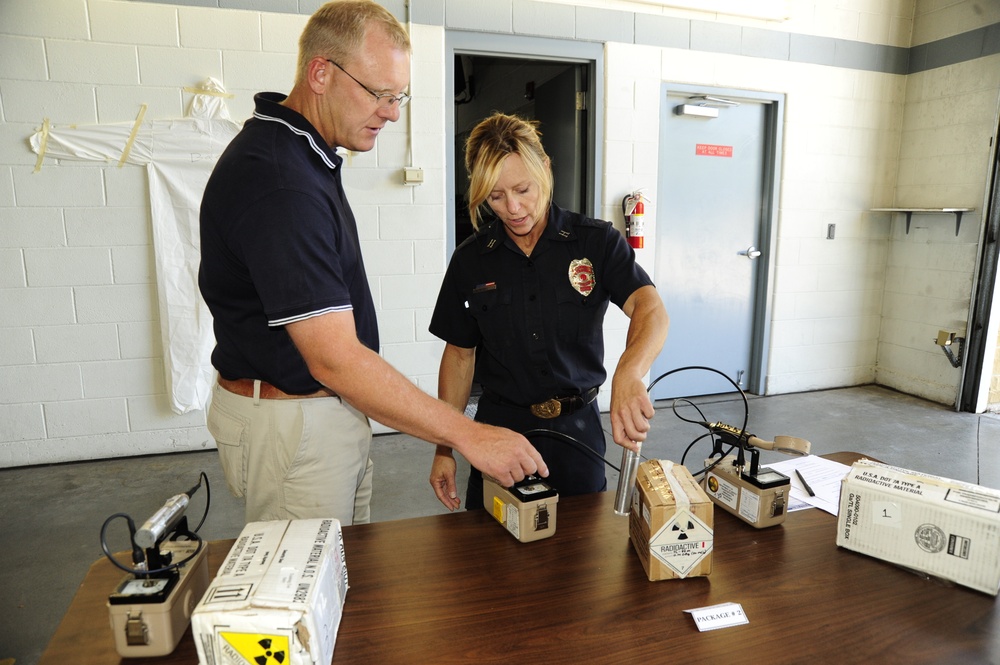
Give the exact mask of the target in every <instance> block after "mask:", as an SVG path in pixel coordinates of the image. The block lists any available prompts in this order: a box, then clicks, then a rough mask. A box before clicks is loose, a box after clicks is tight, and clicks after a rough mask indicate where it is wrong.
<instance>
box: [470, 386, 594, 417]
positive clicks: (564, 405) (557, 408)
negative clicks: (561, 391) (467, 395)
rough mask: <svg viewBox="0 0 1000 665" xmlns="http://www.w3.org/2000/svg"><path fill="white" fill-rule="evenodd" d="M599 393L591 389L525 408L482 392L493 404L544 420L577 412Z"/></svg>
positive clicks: (496, 395)
mask: <svg viewBox="0 0 1000 665" xmlns="http://www.w3.org/2000/svg"><path fill="white" fill-rule="evenodd" d="M598 391H599V388H598V387H596V386H595V387H593V388H591V389H590V390H586V391H584V393H583V394H582V395H570V396H569V397H553V398H552V399H549V400H545V401H544V402H539V403H538V404H531V405H529V406H527V407H525V406H524V405H523V404H517V403H516V402H512V401H511V400H509V399H506V398H504V397H501V396H500V395H498V394H496V393H495V392H493V391H492V390H486V389H484V390H483V395H484V396H485V397H486V398H487V399H491V400H493V401H494V402H498V403H500V404H505V405H507V406H517V407H520V408H522V409H524V408H527V409H528V410H529V411H531V415H533V416H535V417H536V418H544V419H546V420H548V419H550V418H558V417H559V416H568V415H569V414H571V413H573V412H575V411H579V410H580V409H582V408H583V407H585V406H587V405H588V404H590V403H591V402H593V401H594V400H595V399H596V398H597V393H598Z"/></svg>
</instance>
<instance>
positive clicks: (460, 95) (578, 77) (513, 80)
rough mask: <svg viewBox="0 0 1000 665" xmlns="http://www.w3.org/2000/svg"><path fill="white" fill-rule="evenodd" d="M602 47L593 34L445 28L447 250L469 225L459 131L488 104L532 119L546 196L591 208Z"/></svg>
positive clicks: (600, 117)
mask: <svg viewBox="0 0 1000 665" xmlns="http://www.w3.org/2000/svg"><path fill="white" fill-rule="evenodd" d="M603 62H604V50H603V45H602V44H599V43H596V42H579V41H568V40H560V39H548V38H541V37H523V36H515V35H500V34H490V33H473V32H462V31H449V32H448V33H447V34H446V36H445V86H446V88H445V89H446V90H447V89H452V90H453V91H454V95H455V97H454V102H453V103H452V104H447V105H446V107H445V109H446V118H445V132H446V133H447V135H448V136H451V137H453V140H454V143H453V144H452V146H451V155H450V158H449V159H446V160H445V163H446V169H447V173H446V174H445V183H446V187H447V200H446V203H445V211H446V214H447V217H448V219H447V227H446V229H447V247H446V251H447V253H448V255H449V256H450V255H451V252H452V251H454V249H455V247H457V246H458V243H460V242H461V241H462V240H463V239H465V238H466V237H468V235H469V234H470V233H471V232H472V225H471V222H470V220H469V214H468V205H467V203H466V198H465V197H466V191H467V190H468V177H467V175H466V173H465V139H466V138H467V137H468V134H469V131H470V130H472V128H473V127H474V126H475V125H476V123H478V122H479V121H480V120H482V119H483V118H486V117H488V116H489V115H490V114H491V113H493V112H494V111H501V112H504V113H516V114H518V115H521V116H524V117H526V118H529V119H533V120H538V121H539V123H540V126H539V130H540V131H541V132H542V144H543V145H544V146H545V150H546V152H547V153H548V154H549V156H550V157H551V159H552V167H553V177H554V179H555V183H554V185H555V187H554V192H553V198H554V200H555V202H556V203H557V204H559V205H560V206H562V207H565V208H567V209H571V210H575V211H577V212H581V213H583V214H586V215H588V216H594V215H595V211H596V210H598V207H599V201H598V197H599V195H600V187H599V182H600V173H599V172H598V170H597V169H598V166H597V165H599V164H601V162H602V159H603V152H602V148H601V146H602V141H603V136H602V133H601V131H602V130H601V127H602V126H603V123H604V110H603V107H602V106H601V103H600V102H599V101H598V100H601V99H603V95H604V64H603Z"/></svg>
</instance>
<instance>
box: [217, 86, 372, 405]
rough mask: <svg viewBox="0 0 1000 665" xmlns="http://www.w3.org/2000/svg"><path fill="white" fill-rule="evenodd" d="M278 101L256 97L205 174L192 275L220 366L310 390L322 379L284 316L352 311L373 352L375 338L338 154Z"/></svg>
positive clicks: (232, 375) (230, 374) (222, 370)
mask: <svg viewBox="0 0 1000 665" xmlns="http://www.w3.org/2000/svg"><path fill="white" fill-rule="evenodd" d="M284 98H285V96H284V95H280V94H277V93H260V94H258V95H257V96H256V97H255V98H254V101H255V103H256V109H255V112H254V117H253V118H251V119H250V120H248V121H247V123H246V124H245V126H244V128H243V130H242V131H241V132H240V133H239V134H238V135H237V136H236V137H235V138H234V139H233V140H232V141H231V142H230V144H229V146H228V147H227V148H226V150H225V151H224V152H223V154H222V156H221V158H220V159H219V163H218V165H217V166H216V168H215V170H214V171H213V174H212V177H211V178H210V179H209V182H208V185H207V186H206V189H205V195H204V198H203V200H202V207H201V254H202V260H201V268H200V271H199V276H198V284H199V286H200V288H201V292H202V295H203V296H204V298H205V301H206V303H207V304H208V306H209V309H210V310H211V312H212V316H213V318H214V322H213V325H214V330H215V338H216V347H215V350H214V351H213V352H212V364H213V365H214V366H215V367H216V369H218V370H219V374H220V375H222V376H223V377H224V378H227V379H241V378H247V379H262V380H264V381H267V382H268V383H271V384H273V385H275V386H277V387H278V388H280V389H281V390H283V391H285V392H287V393H293V394H306V393H311V392H315V391H317V390H319V389H320V388H321V387H322V386H321V385H320V384H319V382H318V381H316V379H314V378H313V377H312V375H311V374H310V373H309V370H308V368H307V367H306V364H305V361H304V360H303V359H302V356H301V354H300V353H299V351H298V349H297V348H296V347H295V344H294V343H293V342H292V340H291V337H289V335H288V333H287V331H286V330H285V326H286V325H287V324H289V323H293V322H296V321H301V320H304V319H307V318H310V317H313V316H319V315H321V314H325V313H327V312H337V311H349V310H353V313H354V322H355V327H356V329H357V334H358V339H360V340H361V342H362V343H363V344H364V345H365V346H367V347H368V348H370V349H372V350H374V351H378V348H379V338H378V325H377V322H376V318H375V305H374V303H373V301H372V296H371V290H370V288H369V285H368V279H367V277H366V275H365V268H364V262H363V261H362V258H361V243H360V241H359V239H358V229H357V224H356V222H355V220H354V215H353V214H352V213H351V208H350V205H348V203H347V199H346V197H345V196H344V189H343V186H342V184H341V181H340V170H341V166H342V164H343V159H342V158H341V157H340V156H339V155H337V154H336V153H335V152H334V150H333V149H332V148H330V147H329V146H328V145H327V143H326V141H324V140H323V138H322V137H321V136H320V135H319V133H318V132H317V131H316V129H315V128H314V127H313V126H312V125H311V124H310V123H309V122H308V121H307V120H306V119H305V118H304V117H302V116H301V115H300V114H298V113H296V112H295V111H292V110H291V109H288V108H286V107H284V106H282V105H281V104H280V102H281V101H283V100H284Z"/></svg>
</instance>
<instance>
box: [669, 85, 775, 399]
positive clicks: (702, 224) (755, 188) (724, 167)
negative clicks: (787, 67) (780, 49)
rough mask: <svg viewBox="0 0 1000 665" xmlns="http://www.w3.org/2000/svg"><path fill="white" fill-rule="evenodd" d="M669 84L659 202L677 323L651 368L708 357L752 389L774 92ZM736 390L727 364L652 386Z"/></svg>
mask: <svg viewBox="0 0 1000 665" xmlns="http://www.w3.org/2000/svg"><path fill="white" fill-rule="evenodd" d="M668 85H669V84H668ZM668 85H665V86H664V95H665V103H664V106H663V108H662V111H661V123H660V150H659V161H660V168H659V173H660V175H659V184H658V200H657V201H653V202H652V205H653V206H654V207H655V209H656V220H657V223H656V259H655V260H656V286H657V289H658V290H659V292H660V295H661V297H662V298H663V301H664V304H665V305H666V308H667V312H668V313H669V314H670V333H669V336H668V338H667V343H666V345H665V346H664V349H663V352H662V353H661V354H660V356H659V357H658V358H657V359H656V361H655V362H654V363H653V367H652V370H651V375H652V378H653V379H655V378H657V377H659V376H661V375H662V374H664V373H665V372H667V371H669V370H673V369H676V368H679V367H685V366H691V365H700V366H706V367H711V368H713V369H715V370H718V371H719V372H721V373H723V374H725V375H726V376H728V377H729V378H730V379H732V380H733V381H734V382H735V383H737V384H738V385H740V387H741V389H744V390H748V391H749V392H753V391H754V389H755V388H758V386H755V385H751V382H753V381H754V380H755V378H756V377H757V376H759V374H760V369H761V367H760V363H761V359H762V358H763V354H762V347H763V341H764V339H763V338H764V335H762V334H760V332H761V330H762V328H761V326H760V325H759V324H760V322H761V320H762V319H761V318H760V317H759V314H760V313H761V312H760V311H759V310H760V308H761V307H763V305H762V303H764V302H765V300H764V298H760V297H758V289H760V288H761V285H766V283H767V280H766V279H765V278H764V277H765V276H766V275H764V274H762V273H761V270H762V267H763V266H766V265H767V264H768V260H767V259H768V254H769V251H770V246H769V245H770V243H769V240H768V239H769V238H770V233H768V229H769V223H770V222H769V220H770V217H771V213H770V209H771V206H770V201H771V200H772V197H771V195H770V191H771V187H770V183H772V182H773V180H774V179H773V175H772V174H773V169H774V168H775V162H774V160H773V159H772V158H771V156H772V155H773V154H775V153H774V152H773V148H774V136H773V132H772V131H770V130H769V127H770V126H772V125H771V124H770V123H772V122H773V119H772V118H769V104H770V103H771V102H770V101H768V100H760V99H752V98H746V97H739V96H733V95H720V94H719V93H717V92H712V91H708V92H705V91H701V92H699V91H697V90H692V89H689V90H678V88H677V86H670V87H668ZM755 344H756V345H757V348H755ZM755 362H756V365H755ZM733 391H734V388H733V386H732V384H730V383H728V382H727V381H726V380H725V379H724V378H723V377H721V376H719V375H718V374H715V373H713V372H703V371H684V372H678V373H675V374H673V375H671V376H669V377H667V378H665V379H663V380H661V381H660V382H659V383H657V385H656V387H655V388H654V389H653V392H652V396H653V398H654V399H665V398H670V397H678V396H693V395H711V394H716V393H726V392H733Z"/></svg>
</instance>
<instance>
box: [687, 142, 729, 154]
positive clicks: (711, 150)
mask: <svg viewBox="0 0 1000 665" xmlns="http://www.w3.org/2000/svg"><path fill="white" fill-rule="evenodd" d="M694 154H696V155H702V156H705V157H732V156H733V146H731V145H712V144H711V143H698V144H696V145H695V147H694Z"/></svg>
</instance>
